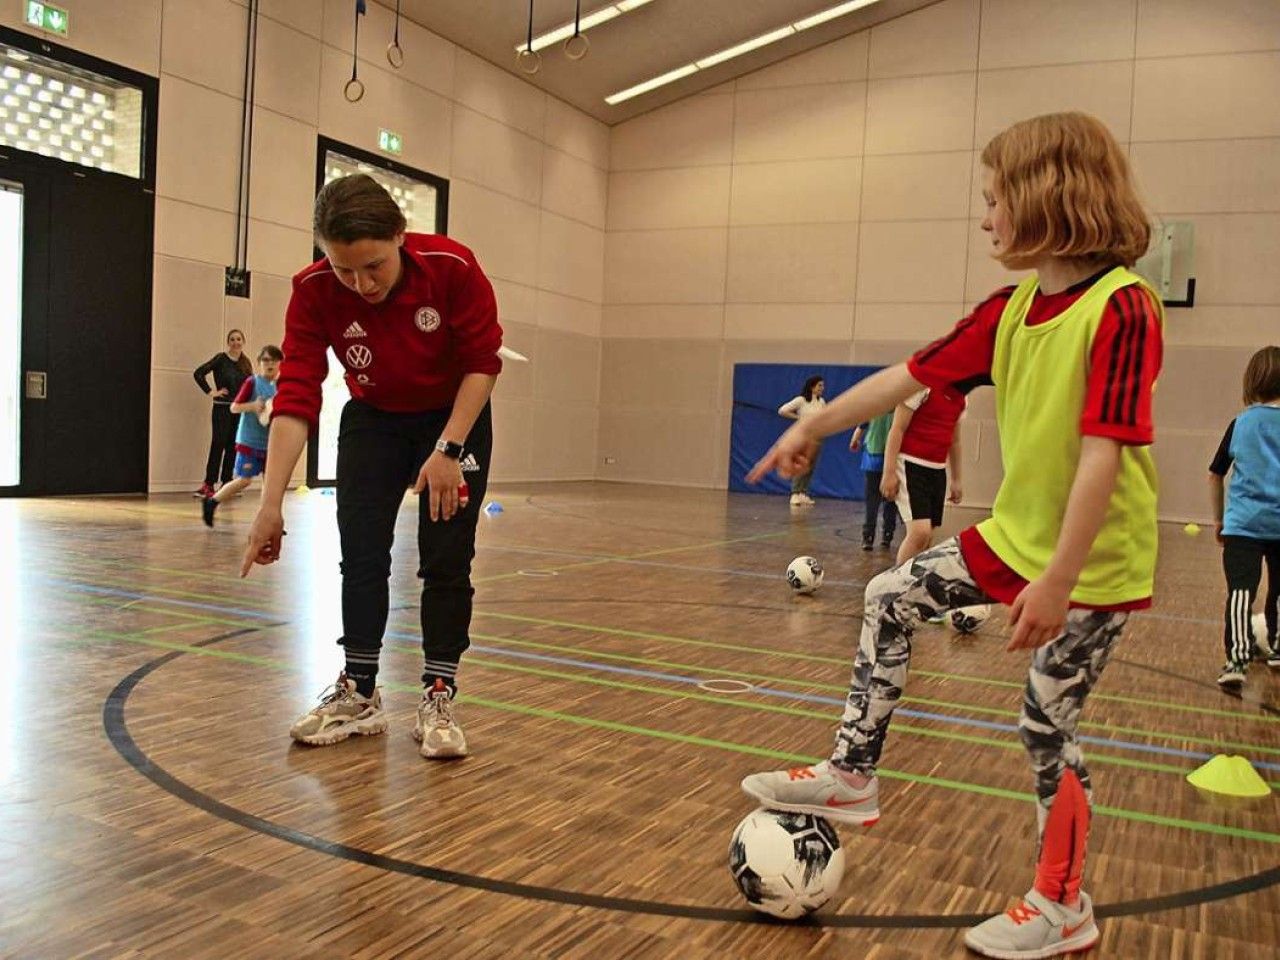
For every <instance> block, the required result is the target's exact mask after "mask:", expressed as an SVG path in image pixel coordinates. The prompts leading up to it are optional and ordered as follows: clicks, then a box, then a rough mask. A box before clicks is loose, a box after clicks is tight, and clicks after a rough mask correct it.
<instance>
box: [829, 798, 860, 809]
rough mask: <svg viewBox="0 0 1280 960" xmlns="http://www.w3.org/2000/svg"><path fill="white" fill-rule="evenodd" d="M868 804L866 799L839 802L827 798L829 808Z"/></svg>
mask: <svg viewBox="0 0 1280 960" xmlns="http://www.w3.org/2000/svg"><path fill="white" fill-rule="evenodd" d="M866 802H867V801H866V798H863V799H862V800H837V799H836V798H835V797H827V803H826V805H827V806H828V807H856V806H857V805H858V804H860V803H866Z"/></svg>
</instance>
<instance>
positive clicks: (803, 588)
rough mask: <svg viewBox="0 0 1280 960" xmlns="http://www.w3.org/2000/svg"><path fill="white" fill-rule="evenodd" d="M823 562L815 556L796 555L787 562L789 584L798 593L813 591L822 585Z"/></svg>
mask: <svg viewBox="0 0 1280 960" xmlns="http://www.w3.org/2000/svg"><path fill="white" fill-rule="evenodd" d="M822 576H823V574H822V564H820V563H819V562H818V561H817V560H815V559H814V558H813V557H796V558H795V559H794V560H792V561H791V562H790V563H789V564H787V585H788V586H790V587H791V589H792V590H793V591H795V592H796V593H813V591H815V590H817V589H818V588H819V587H820V586H822Z"/></svg>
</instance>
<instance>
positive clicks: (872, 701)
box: [831, 538, 1129, 822]
mask: <svg viewBox="0 0 1280 960" xmlns="http://www.w3.org/2000/svg"><path fill="white" fill-rule="evenodd" d="M990 602H991V598H990V597H988V596H987V595H986V594H984V593H983V592H982V591H981V590H979V589H978V586H977V584H975V583H974V582H973V578H972V577H970V575H969V569H968V567H966V566H965V562H964V557H963V556H962V555H961V552H960V542H959V540H957V539H956V538H952V539H950V540H947V541H946V542H945V543H941V544H939V545H938V546H936V547H933V548H932V549H930V550H926V551H925V552H924V553H921V554H919V555H918V556H915V557H913V558H912V559H911V560H909V561H907V562H906V563H904V564H902V565H901V566H899V567H896V568H894V569H892V570H886V571H885V572H884V573H881V574H880V575H879V576H877V577H875V579H873V580H872V581H871V582H870V583H869V584H867V597H866V604H865V607H864V610H863V614H862V638H861V640H860V642H859V644H858V655H857V657H856V658H855V660H854V663H853V679H852V680H851V682H850V684H849V696H848V699H847V700H846V702H845V708H844V716H843V717H842V718H841V721H840V729H839V731H838V732H837V733H836V743H835V749H834V750H833V751H832V754H831V762H832V763H833V764H834V765H835V766H837V767H840V768H841V769H843V770H856V771H858V772H860V773H865V774H868V775H870V774H873V773H875V768H876V764H877V763H878V762H879V760H880V750H881V748H882V747H883V746H884V737H885V734H886V733H887V732H888V730H889V720H890V718H891V717H892V715H893V710H894V708H895V707H896V706H897V705H898V700H899V699H900V698H901V697H902V690H903V687H904V686H905V685H906V681H907V664H908V662H909V661H910V659H911V634H912V632H913V631H914V629H915V626H916V623H917V622H918V621H919V620H922V619H927V618H929V617H932V616H935V615H936V614H938V613H942V612H944V611H947V610H953V609H955V608H956V607H966V606H970V605H972V604H978V603H990ZM1128 619H1129V615H1128V614H1127V613H1105V612H1100V611H1095V610H1072V611H1071V612H1070V613H1069V614H1068V615H1067V626H1066V630H1065V631H1064V633H1063V635H1062V636H1061V637H1059V638H1058V639H1057V640H1054V641H1053V642H1052V643H1048V644H1045V645H1044V646H1043V647H1040V648H1039V649H1037V650H1036V651H1035V652H1034V653H1033V654H1032V658H1031V670H1030V672H1029V674H1028V677H1027V687H1026V692H1025V693H1024V695H1023V700H1022V715H1021V717H1020V718H1019V720H1018V731H1019V734H1020V736H1021V738H1022V743H1023V745H1024V746H1025V747H1026V748H1027V752H1028V753H1029V754H1030V756H1031V766H1032V769H1033V770H1034V772H1035V781H1036V795H1037V796H1038V797H1039V800H1040V808H1041V822H1043V816H1044V813H1045V812H1047V810H1048V807H1049V805H1050V804H1051V803H1052V802H1053V796H1054V794H1055V793H1057V790H1058V779H1059V778H1060V777H1061V776H1062V772H1063V771H1064V770H1065V769H1066V768H1067V767H1070V768H1071V769H1072V770H1074V771H1075V773H1076V776H1078V777H1079V778H1080V783H1081V784H1082V785H1083V786H1084V788H1085V791H1086V793H1087V792H1088V791H1089V773H1088V771H1087V770H1086V769H1085V766H1084V754H1083V753H1082V752H1081V750H1080V744H1079V741H1077V739H1076V724H1077V723H1078V722H1079V719H1080V708H1081V707H1082V706H1083V705H1084V699H1085V696H1086V695H1087V694H1088V693H1089V691H1090V690H1091V689H1093V686H1094V684H1096V683H1097V682H1098V677H1099V676H1100V675H1101V673H1102V668H1103V667H1104V666H1106V663H1107V657H1108V656H1109V655H1110V653H1111V648H1112V647H1113V646H1114V645H1115V642H1116V641H1117V640H1118V639H1119V638H1120V632H1121V630H1122V629H1123V628H1124V625H1125V621H1127V620H1128Z"/></svg>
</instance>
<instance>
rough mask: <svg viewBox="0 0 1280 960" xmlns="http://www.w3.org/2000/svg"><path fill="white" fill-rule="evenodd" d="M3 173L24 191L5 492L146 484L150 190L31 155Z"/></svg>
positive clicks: (111, 489)
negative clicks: (17, 448)
mask: <svg viewBox="0 0 1280 960" xmlns="http://www.w3.org/2000/svg"><path fill="white" fill-rule="evenodd" d="M0 176H2V177H3V178H4V179H5V180H8V181H10V182H16V183H17V184H18V185H20V187H21V189H22V192H23V197H24V219H23V257H22V260H23V276H22V285H23V297H22V369H23V372H24V379H23V383H24V393H25V394H26V395H25V396H24V398H23V400H22V405H21V435H22V443H21V449H22V460H21V468H20V483H19V485H18V487H17V488H7V492H10V493H18V494H21V495H24V496H40V495H45V494H92V493H144V492H146V488H147V455H148V450H147V446H148V435H149V414H150V366H151V278H152V238H153V222H154V196H153V195H152V194H151V193H150V192H148V191H147V190H146V189H145V188H144V187H143V186H142V185H141V184H140V183H138V182H136V181H130V180H127V179H125V178H120V177H104V176H96V175H93V174H92V173H91V174H88V175H86V174H82V173H79V172H76V171H74V170H71V169H67V170H58V171H54V172H49V171H47V170H43V169H39V168H38V167H36V166H35V165H34V164H31V165H28V164H22V163H13V162H9V163H6V164H4V166H3V167H2V168H0ZM33 375H34V376H33ZM41 375H42V376H41ZM41 385H43V394H44V395H43V396H42V397H41V396H39V395H38V394H39V393H40V392H41V391H40V386H41Z"/></svg>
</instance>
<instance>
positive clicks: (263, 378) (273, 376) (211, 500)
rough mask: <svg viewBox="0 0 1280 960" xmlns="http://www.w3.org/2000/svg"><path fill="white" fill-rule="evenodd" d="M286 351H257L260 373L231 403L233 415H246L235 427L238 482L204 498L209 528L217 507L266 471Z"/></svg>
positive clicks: (270, 348) (274, 348)
mask: <svg viewBox="0 0 1280 960" xmlns="http://www.w3.org/2000/svg"><path fill="white" fill-rule="evenodd" d="M283 359H284V352H283V351H282V350H281V349H280V348H279V347H277V346H276V345H275V344H268V345H267V346H265V347H263V348H262V349H261V350H260V351H259V352H258V373H257V374H256V375H254V376H252V377H250V378H249V379H247V380H245V382H244V383H243V384H241V385H240V392H239V393H237V394H236V397H235V399H234V400H233V401H232V402H231V412H232V413H240V414H244V416H242V417H241V418H240V426H239V427H237V428H236V466H235V479H234V480H230V481H228V482H227V483H224V484H223V485H222V487H221V488H220V489H219V490H218V492H217V493H215V494H214V495H213V496H211V497H205V499H204V503H203V504H202V505H201V514H202V515H203V517H204V523H205V526H207V527H212V526H213V512H214V511H215V510H217V509H218V504H220V503H221V502H222V501H223V500H226V499H227V498H228V497H233V496H235V495H236V494H237V493H239V492H240V491H241V490H243V489H244V488H245V487H247V486H249V484H250V483H252V482H253V478H254V477H256V476H258V475H259V474H261V473H265V472H266V469H267V438H268V436H269V435H270V429H271V400H272V398H273V397H274V396H275V395H276V380H277V379H278V378H279V376H280V361H281V360H283Z"/></svg>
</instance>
